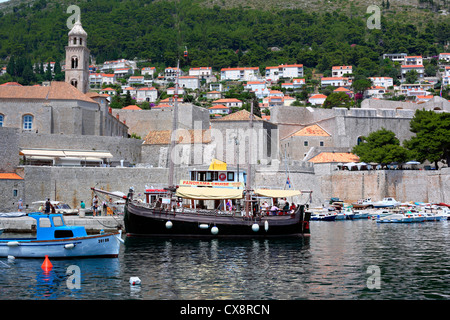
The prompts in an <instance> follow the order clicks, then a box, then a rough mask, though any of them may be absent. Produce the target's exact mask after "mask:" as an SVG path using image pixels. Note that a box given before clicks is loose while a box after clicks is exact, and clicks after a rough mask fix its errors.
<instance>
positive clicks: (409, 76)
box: [405, 70, 419, 83]
mask: <svg viewBox="0 0 450 320" xmlns="http://www.w3.org/2000/svg"><path fill="white" fill-rule="evenodd" d="M418 78H419V74H418V73H417V71H416V70H410V71H408V72H407V73H406V76H405V80H406V83H416V81H417V79H418Z"/></svg>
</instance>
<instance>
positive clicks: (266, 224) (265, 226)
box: [264, 220, 269, 232]
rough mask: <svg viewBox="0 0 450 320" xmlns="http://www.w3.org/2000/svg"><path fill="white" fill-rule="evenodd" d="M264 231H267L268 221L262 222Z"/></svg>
mask: <svg viewBox="0 0 450 320" xmlns="http://www.w3.org/2000/svg"><path fill="white" fill-rule="evenodd" d="M264 230H266V232H267V231H268V230H269V221H267V220H266V221H264Z"/></svg>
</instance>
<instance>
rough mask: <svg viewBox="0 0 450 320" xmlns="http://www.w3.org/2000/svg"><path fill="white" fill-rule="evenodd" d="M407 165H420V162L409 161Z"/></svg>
mask: <svg viewBox="0 0 450 320" xmlns="http://www.w3.org/2000/svg"><path fill="white" fill-rule="evenodd" d="M405 164H420V162H419V161H408V162H407V163H405Z"/></svg>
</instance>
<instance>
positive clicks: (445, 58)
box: [438, 52, 450, 63]
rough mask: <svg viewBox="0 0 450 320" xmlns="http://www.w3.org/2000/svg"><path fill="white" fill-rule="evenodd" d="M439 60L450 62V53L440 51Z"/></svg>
mask: <svg viewBox="0 0 450 320" xmlns="http://www.w3.org/2000/svg"><path fill="white" fill-rule="evenodd" d="M438 59H439V61H440V60H443V61H445V62H446V63H450V53H445V52H444V53H439V58H438Z"/></svg>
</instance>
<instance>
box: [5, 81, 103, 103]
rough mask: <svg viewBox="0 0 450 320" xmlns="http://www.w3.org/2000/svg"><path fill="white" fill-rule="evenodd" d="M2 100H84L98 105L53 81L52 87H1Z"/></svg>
mask: <svg viewBox="0 0 450 320" xmlns="http://www.w3.org/2000/svg"><path fill="white" fill-rule="evenodd" d="M0 99H38V100H82V101H87V102H92V103H96V102H95V101H94V100H92V99H91V98H89V97H88V96H87V95H85V94H84V93H82V92H81V91H79V90H78V89H77V88H75V87H74V86H72V85H70V84H68V83H66V82H59V81H52V82H51V85H50V86H40V87H35V86H4V87H0Z"/></svg>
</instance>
